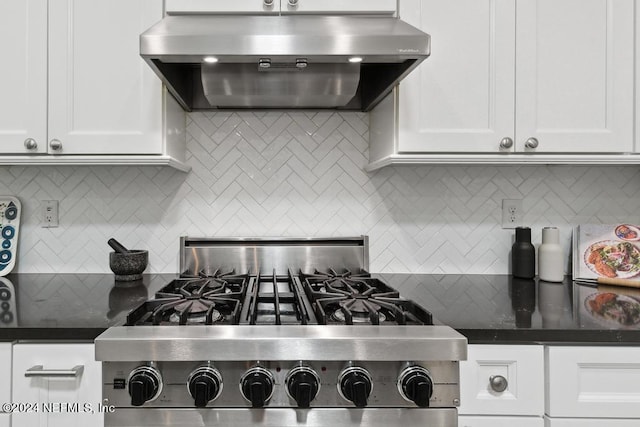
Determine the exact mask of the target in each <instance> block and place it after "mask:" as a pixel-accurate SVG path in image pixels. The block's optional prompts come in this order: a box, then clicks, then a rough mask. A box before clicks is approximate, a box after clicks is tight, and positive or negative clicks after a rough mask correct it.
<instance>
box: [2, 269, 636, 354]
mask: <svg viewBox="0 0 640 427" xmlns="http://www.w3.org/2000/svg"><path fill="white" fill-rule="evenodd" d="M375 276H377V277H380V278H381V279H383V280H384V281H386V282H387V283H388V284H389V285H390V286H392V287H394V288H396V289H398V290H399V291H400V294H401V295H402V296H404V297H405V298H409V299H413V300H415V301H416V302H417V303H418V304H420V305H422V306H423V307H425V308H426V309H428V310H429V311H431V312H432V313H433V315H434V318H435V319H436V323H439V324H446V325H449V326H451V327H453V328H455V329H456V330H458V331H459V332H461V333H462V334H463V335H465V336H466V337H467V338H468V339H469V343H476V344H477V343H512V344H515V343H524V344H529V343H541V342H547V343H548V342H553V343H564V344H571V343H576V344H583V343H590V344H608V345H611V344H623V345H635V344H638V343H640V321H636V319H640V314H638V315H637V316H636V315H635V313H633V312H629V313H627V314H629V315H628V316H627V317H626V319H623V320H621V321H620V322H618V321H614V320H608V319H605V318H604V317H602V316H599V315H597V314H594V313H593V310H592V307H593V304H594V303H590V302H589V301H595V298H596V296H598V295H601V296H602V297H601V298H604V299H606V300H609V301H611V300H612V299H615V298H617V300H619V301H627V302H628V303H629V302H630V303H631V304H627V306H634V304H635V303H634V301H640V290H636V289H627V288H613V287H609V288H602V287H600V288H595V287H590V286H584V285H579V284H576V283H573V282H571V280H570V279H569V278H567V279H566V280H565V282H564V283H548V282H540V281H533V280H530V281H527V280H514V279H512V278H511V277H510V276H507V275H426V274H424V275H423V274H376V275H375ZM175 277H177V275H175V274H157V275H145V276H144V278H143V279H142V280H141V281H139V282H135V283H131V284H129V286H127V287H123V286H116V282H115V280H114V276H113V275H111V274H12V275H9V276H7V277H5V278H0V340H5V341H6V340H73V341H78V340H93V339H94V338H95V337H96V336H98V335H99V334H100V333H101V332H102V331H104V330H105V329H107V328H108V327H110V326H116V325H121V324H123V323H124V320H125V318H126V315H127V313H128V312H129V311H130V310H131V309H133V308H135V307H137V306H138V305H139V304H141V303H142V302H143V301H145V300H146V299H147V298H150V297H152V296H153V294H154V293H155V292H156V291H157V290H159V289H160V288H161V287H162V286H164V285H166V284H167V283H168V282H169V281H170V280H172V279H173V278H175ZM605 294H615V296H611V295H605ZM638 305H639V306H640V302H639V303H638ZM624 323H628V324H624Z"/></svg>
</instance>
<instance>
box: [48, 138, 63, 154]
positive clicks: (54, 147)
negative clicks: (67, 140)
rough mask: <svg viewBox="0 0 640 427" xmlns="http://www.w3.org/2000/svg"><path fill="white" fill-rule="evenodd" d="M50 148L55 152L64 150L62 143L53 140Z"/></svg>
mask: <svg viewBox="0 0 640 427" xmlns="http://www.w3.org/2000/svg"><path fill="white" fill-rule="evenodd" d="M49 147H51V149H52V150H54V151H60V150H62V142H61V141H60V140H59V139H52V140H51V142H49Z"/></svg>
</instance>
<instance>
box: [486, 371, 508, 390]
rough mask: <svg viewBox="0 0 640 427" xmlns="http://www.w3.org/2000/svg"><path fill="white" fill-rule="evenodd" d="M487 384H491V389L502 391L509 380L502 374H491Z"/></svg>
mask: <svg viewBox="0 0 640 427" xmlns="http://www.w3.org/2000/svg"><path fill="white" fill-rule="evenodd" d="M489 385H490V386H491V390H493V391H495V392H497V393H502V392H503V391H505V390H506V389H507V387H509V381H507V379H506V378H505V377H503V376H502V375H492V376H490V377H489Z"/></svg>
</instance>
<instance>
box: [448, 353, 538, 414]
mask: <svg viewBox="0 0 640 427" xmlns="http://www.w3.org/2000/svg"><path fill="white" fill-rule="evenodd" d="M499 376H501V377H503V378H499ZM492 378H493V379H494V386H493V387H492V385H491V379H492ZM502 379H504V380H506V383H504V381H503V383H504V384H503V385H504V386H506V388H505V389H504V390H502V391H500V387H499V386H500V381H499V380H502ZM496 383H497V384H496ZM496 389H497V391H496ZM460 400H461V405H460V408H459V409H458V412H459V413H460V414H477V415H483V414H486V415H533V416H540V417H542V415H544V351H543V347H542V346H535V345H534V346H517V345H507V346H503V345H470V346H469V348H468V359H467V360H466V361H463V362H460Z"/></svg>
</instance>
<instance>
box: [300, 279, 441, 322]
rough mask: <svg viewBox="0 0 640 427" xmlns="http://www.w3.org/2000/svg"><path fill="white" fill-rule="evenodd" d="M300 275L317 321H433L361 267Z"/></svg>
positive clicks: (422, 310) (416, 306) (421, 309)
mask: <svg viewBox="0 0 640 427" xmlns="http://www.w3.org/2000/svg"><path fill="white" fill-rule="evenodd" d="M301 277H302V283H303V286H304V290H305V293H306V295H307V297H308V298H309V300H310V301H311V302H312V305H313V309H314V311H315V313H316V317H317V318H318V322H319V323H321V324H347V325H354V324H371V325H381V324H397V325H432V324H433V318H432V316H431V313H429V312H428V311H426V310H424V309H423V308H422V307H420V306H418V305H416V304H415V303H413V302H411V301H408V300H405V299H403V298H401V297H400V294H399V293H398V292H397V291H395V290H394V289H392V288H390V287H389V286H387V285H386V284H384V283H383V282H381V281H380V280H378V279H374V278H371V276H370V275H369V274H368V273H367V272H365V271H359V272H357V273H351V272H350V271H349V270H345V271H342V272H340V273H338V272H336V271H335V270H333V269H330V270H329V271H328V272H327V273H322V272H320V271H318V270H315V271H314V273H313V274H304V273H302V272H301Z"/></svg>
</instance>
